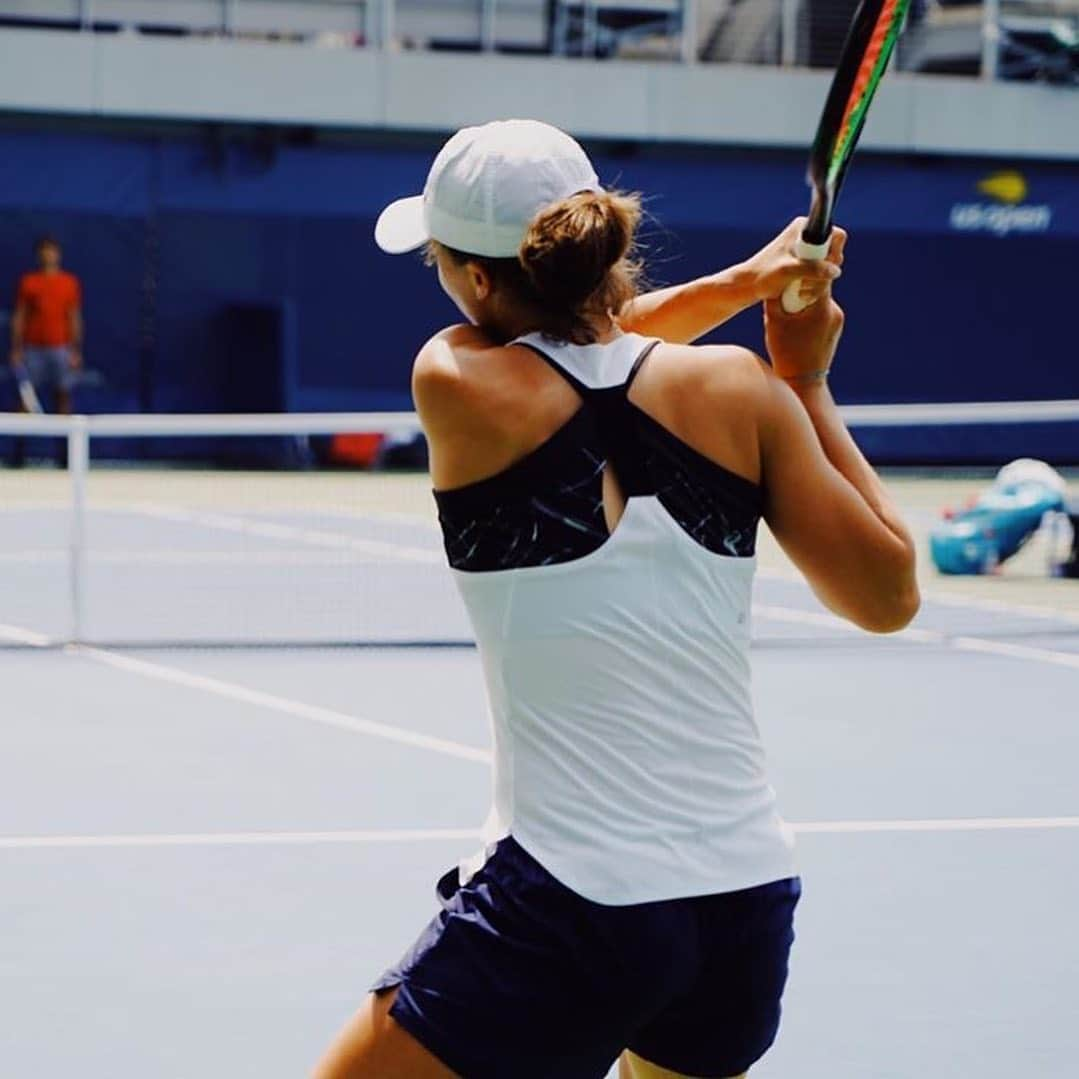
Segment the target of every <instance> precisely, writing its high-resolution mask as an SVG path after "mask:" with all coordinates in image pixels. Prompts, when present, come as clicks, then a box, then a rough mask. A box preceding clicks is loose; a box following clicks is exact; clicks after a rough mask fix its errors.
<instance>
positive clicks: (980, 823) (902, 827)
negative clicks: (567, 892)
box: [0, 817, 1079, 850]
mask: <svg viewBox="0 0 1079 1079" xmlns="http://www.w3.org/2000/svg"><path fill="white" fill-rule="evenodd" d="M791 829H792V830H793V831H794V832H795V833H797V834H798V835H872V834H883V833H889V832H891V833H926V832H951V833H962V832H1034V831H1062V830H1079V817H959V818H954V819H948V818H944V819H940V820H864V821H861V820H850V821H842V820H841V821H806V822H803V823H802V824H792V825H791ZM481 836H482V833H481V832H480V831H479V830H478V829H474V828H428V829H420V828H415V829H410V828H388V829H383V830H368V831H332V832H206V833H180V834H168V833H166V834H154V833H150V834H143V835H139V834H135V835H39V836H35V835H29V836H0V850H49V849H61V850H65V849H66V850H71V849H79V848H94V847H99V848H100V847H272V846H323V845H329V844H363V843H426V842H457V841H465V840H468V841H478V840H479V839H480V838H481Z"/></svg>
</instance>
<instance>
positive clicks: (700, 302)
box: [618, 217, 842, 344]
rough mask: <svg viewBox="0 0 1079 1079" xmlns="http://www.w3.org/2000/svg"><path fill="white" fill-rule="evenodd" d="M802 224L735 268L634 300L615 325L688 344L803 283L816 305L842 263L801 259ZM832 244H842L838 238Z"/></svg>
mask: <svg viewBox="0 0 1079 1079" xmlns="http://www.w3.org/2000/svg"><path fill="white" fill-rule="evenodd" d="M805 223H806V219H805V218H804V217H802V218H798V219H797V220H795V221H792V222H791V224H790V225H788V226H787V228H785V229H784V230H783V231H782V232H781V233H780V234H779V235H778V236H777V237H776V238H775V239H774V240H772V242H771V243H769V244H768V245H767V246H765V247H763V248H761V250H760V251H758V252H757V253H756V254H755V255H753V256H752V257H751V258H748V259H746V261H745V262H740V263H738V265H736V266H731V267H729V268H727V269H725V270H720V271H719V273H715V274H710V275H708V276H707V277H699V278H697V279H696V280H694V281H689V282H687V283H686V284H683V285H674V286H672V287H671V288H664V289H659V290H657V291H655V292H648V293H645V294H644V295H641V296H638V297H637V298H636V299H634V300H631V301H630V303H629V304H627V305H626V307H625V308H624V309H623V310H622V311H621V312H620V314H619V317H618V322H619V325H620V326H621V327H622V329H623V330H625V331H626V332H627V333H639V334H642V335H643V336H645V337H659V338H661V339H662V340H664V341H669V342H670V343H671V344H690V343H692V342H693V341H696V340H698V339H699V338H701V337H703V336H704V335H705V334H707V333H710V332H711V331H712V330H714V329H715V328H716V327H717V326H721V325H723V323H724V322H727V321H729V320H730V319H732V318H734V316H735V315H737V314H740V313H741V312H742V311H744V310H746V308H748V307H753V306H755V305H756V304H758V303H763V302H764V301H766V300H774V299H777V298H778V297H780V296H782V295H783V292H784V290H785V289H786V288H787V286H788V285H789V284H790V283H791V282H792V281H798V280H801V281H802V282H803V286H802V295H803V296H804V297H805V298H806V299H811V300H814V301H815V300H817V299H819V298H820V297H821V296H822V295H824V293H825V291H826V290H827V289H828V287H829V286H830V285H831V284H832V283H833V282H834V281H836V280H837V279H838V278H839V276H840V274H841V273H842V270H841V269H840V264H841V262H842V257H841V256H840V258H839V259H838V260H832V261H822V262H807V261H805V260H804V259H800V258H799V257H798V256H797V255H796V254H795V251H794V248H795V245H796V244H797V242H798V240H799V239H800V238H801V235H802V231H803V229H804V228H805ZM836 233H837V234H839V233H842V229H836ZM836 242H837V243H840V241H839V240H838V237H837V241H836Z"/></svg>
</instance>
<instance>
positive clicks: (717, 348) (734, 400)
mask: <svg viewBox="0 0 1079 1079" xmlns="http://www.w3.org/2000/svg"><path fill="white" fill-rule="evenodd" d="M771 377H772V376H771V374H770V372H769V370H768V368H767V365H766V364H764V363H763V361H762V360H761V359H760V358H759V357H758V356H756V355H755V354H754V353H753V352H751V351H749V350H748V349H745V348H740V347H738V346H735V345H707V346H693V345H666V344H664V345H660V346H659V347H658V348H657V349H656V350H655V352H654V353H653V354H652V357H651V358H650V360H649V362H648V363H647V364H646V365H645V367H644V369H643V370H642V371H641V374H640V376H639V378H638V383H635V385H634V390H633V393H632V396H633V398H635V399H636V400H637V401H638V403H640V404H641V405H642V406H643V407H644V408H645V410H646V411H647V412H649V413H650V414H651V415H652V416H653V417H654V418H655V419H657V420H658V421H659V422H660V423H661V424H663V425H664V426H665V427H667V428H668V429H669V430H671V431H673V432H674V433H675V434H677V435H678V436H679V437H680V438H681V439H682V440H683V441H685V442H686V443H688V444H689V445H690V446H692V447H693V448H694V449H696V450H697V451H698V452H700V453H702V454H704V455H705V456H707V457H710V458H711V459H713V460H715V461H717V462H719V463H720V464H723V465H724V466H725V467H727V468H730V469H731V470H732V471H735V472H738V473H739V474H741V475H744V476H746V477H747V478H750V479H756V477H757V474H758V473H759V453H758V447H759V441H758V432H759V425H760V419H761V416H762V414H763V410H764V408H765V407H766V401H767V394H768V380H769V379H770V378H771Z"/></svg>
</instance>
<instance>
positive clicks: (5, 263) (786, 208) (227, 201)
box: [0, 130, 1079, 463]
mask: <svg viewBox="0 0 1079 1079" xmlns="http://www.w3.org/2000/svg"><path fill="white" fill-rule="evenodd" d="M430 155H431V149H430V148H428V147H406V148H401V147H399V146H398V147H395V146H393V145H391V144H387V145H384V146H371V145H348V144H344V145H310V146H290V145H280V144H275V143H274V142H273V141H272V140H270V139H269V138H265V137H259V136H258V135H257V134H256V135H248V136H243V137H241V136H237V137H235V138H225V137H214V138H209V137H207V138H196V137H191V136H190V135H183V136H181V135H168V134H155V135H154V136H152V137H151V136H141V135H122V134H121V135H116V134H91V135H88V134H74V133H70V132H65V131H52V132H38V131H20V130H10V131H0V213H2V215H3V218H2V219H3V226H2V228H0V282H2V283H3V286H4V288H5V290H8V289H10V290H13V289H14V286H15V282H16V279H17V277H18V275H19V273H20V272H21V271H23V270H24V269H26V268H27V266H28V263H29V261H30V252H31V246H32V242H33V239H34V237H35V236H37V235H38V234H40V233H42V232H50V233H55V234H56V235H57V236H58V237H59V238H60V239H61V241H62V242H63V244H64V248H65V253H66V262H67V264H68V266H69V267H70V268H71V269H73V270H74V271H75V272H76V273H78V274H79V276H80V277H81V278H82V280H83V283H84V291H85V313H86V326H87V349H86V351H87V358H88V362H89V363H90V365H91V366H93V367H95V368H97V369H99V370H101V371H102V372H103V374H104V375H105V378H106V385H105V386H104V387H103V388H100V389H97V390H94V391H92V392H89V391H88V392H87V393H86V395H85V398H84V400H83V402H82V403H81V407H83V408H85V409H86V410H89V411H122V412H125V411H135V410H153V411H160V412H181V411H190V412H210V411H244V410H262V409H276V408H282V409H289V410H352V409H359V410H366V409H405V408H409V407H411V402H410V399H409V392H408V374H409V363H410V359H411V357H412V355H413V354H414V353H415V351H416V348H417V346H418V345H419V344H420V343H421V342H422V341H423V340H424V339H425V338H426V337H427V336H428V335H429V334H430V333H431V332H433V331H434V330H436V329H438V328H439V327H440V326H442V325H444V324H446V323H448V322H451V321H454V320H455V319H456V317H457V316H456V312H455V310H454V309H453V308H452V307H451V305H450V303H449V302H448V301H447V300H446V299H445V298H444V297H443V296H442V295H441V293H440V291H439V289H438V287H437V284H436V283H435V281H434V278H433V276H432V275H431V273H430V272H429V271H428V270H426V269H425V268H424V267H423V265H422V264H421V261H420V259H419V258H416V257H406V258H397V259H393V258H388V257H386V256H383V255H381V254H380V253H379V252H378V251H377V249H376V248H375V246H374V243H373V241H372V238H371V235H372V226H373V223H374V219H375V216H376V214H377V213H378V211H379V209H380V208H381V206H382V205H384V203H385V202H387V201H388V200H390V199H392V198H394V197H396V196H398V195H400V194H402V193H409V192H413V191H415V190H418V188H419V186H420V185H421V184H422V180H423V176H424V173H425V170H426V167H427V164H428V162H429V160H430ZM596 158H597V165H598V168H599V171H600V173H601V175H602V177H603V179H604V180H605V181H606V182H607V183H608V184H611V185H617V186H619V187H622V188H624V189H633V190H639V191H642V192H644V193H645V194H646V195H647V196H648V202H647V206H648V210H649V213H650V217H651V221H650V224H649V226H648V236H647V249H648V255H649V272H650V276H651V278H652V280H653V281H655V282H657V283H667V282H672V281H675V280H678V279H681V278H687V277H691V276H695V275H698V274H702V273H706V272H709V271H711V270H713V269H716V268H718V267H720V266H723V265H725V264H727V263H730V262H733V261H737V260H738V259H740V258H743V257H745V256H746V255H747V254H748V253H750V252H751V251H753V250H755V249H756V248H757V247H758V246H759V245H760V244H761V243H763V242H764V241H765V240H767V239H768V238H769V237H770V236H771V235H772V234H773V233H774V232H775V231H776V230H777V229H778V228H779V227H780V226H781V225H782V224H784V222H785V221H786V220H788V219H789V218H790V217H792V216H793V215H795V214H796V213H798V212H800V211H801V209H802V208H803V206H804V203H805V188H804V184H803V178H802V172H803V165H802V160H803V159H802V155H800V154H784V153H767V154H765V153H759V152H746V153H738V152H734V151H730V152H725V153H705V152H702V151H699V150H688V149H687V150H684V151H679V150H677V149H674V148H671V149H668V150H666V151H664V153H663V154H662V155H659V154H655V153H652V154H642V153H637V152H635V151H634V150H633V148H632V147H627V148H625V149H624V152H622V153H615V152H612V151H610V150H604V149H599V150H597V152H596ZM1012 164H1013V163H1011V162H989V161H973V160H970V159H955V160H951V159H941V158H932V159H930V158H917V159H913V158H904V159H895V158H885V157H871V156H868V155H867V156H865V157H864V158H863V159H862V160H860V161H859V162H858V163H857V164H856V166H855V171H854V174H853V175H852V179H851V183H850V185H849V188H848V191H847V193H846V195H845V197H844V203H843V207H842V215H841V216H842V220H843V223H844V224H845V225H846V226H847V227H848V228H849V229H850V230H851V232H852V241H851V246H850V251H849V261H848V269H847V274H846V276H845V277H844V280H843V282H842V284H841V287H840V290H839V292H840V298H841V300H842V302H843V303H844V306H845V307H846V308H847V310H848V329H847V334H846V338H845V342H844V345H843V348H842V352H841V356H840V362H839V365H838V368H837V375H836V379H835V386H836V395H837V397H838V398H839V399H840V400H841V401H844V402H849V403H855V402H885V403H893V402H895V403H899V402H919V401H950V400H955V401H964V400H987V401H991V400H1006V399H1017V398H1018V399H1026V400H1030V399H1041V398H1068V397H1079V364H1077V362H1076V360H1077V357H1076V352H1077V348H1079V346H1077V342H1076V336H1075V333H1074V330H1073V326H1074V319H1073V312H1074V308H1075V305H1076V303H1077V302H1079V300H1077V291H1076V281H1077V279H1079V278H1077V272H1076V264H1077V257H1076V256H1077V255H1079V166H1076V165H1061V164H1048V163H1042V164H1025V165H1023V166H1022V167H1021V169H1020V171H1021V174H1022V178H1023V183H1022V185H1018V184H1017V183H1016V182H1015V181H1014V179H1013V181H1012V184H1011V190H1008V189H1007V187H1008V185H1004V186H1003V187H1000V188H997V187H995V186H994V185H990V188H991V190H990V191H989V192H988V193H987V191H986V190H985V180H986V179H987V177H990V176H991V175H993V174H994V173H996V172H999V171H1000V170H1003V169H1008V168H1010V167H1011V166H1012ZM5 307H10V302H8V299H7V297H0V309H3V308H5ZM721 336H722V338H723V339H726V340H735V341H737V342H739V343H742V344H745V345H747V346H749V347H751V348H755V349H758V350H759V349H760V348H761V343H762V333H761V328H760V321H759V315H758V314H756V313H750V314H746V315H743V316H742V317H741V318H739V319H737V320H736V321H735V322H734V323H732V324H730V325H729V326H727V327H726V328H724V330H723V331H722V334H721ZM1075 431H1076V428H1075V427H1074V426H1073V427H1071V428H1065V427H1062V426H1055V427H1054V426H1047V427H1044V428H1041V429H1039V430H1038V431H1037V432H1036V433H1035V432H1029V431H1027V432H1024V433H1023V434H1022V436H1021V437H1020V436H1019V435H1018V433H1012V432H1009V431H1007V430H1004V429H997V430H994V431H988V430H985V429H981V428H950V429H944V428H941V429H937V430H934V431H925V430H919V431H913V432H911V431H903V430H892V429H888V430H879V431H867V432H864V433H863V434H862V436H861V438H862V441H863V443H864V444H865V445H866V446H867V448H868V449H869V450H870V451H871V452H872V453H873V454H874V455H875V456H876V457H877V458H878V459H880V460H887V461H892V462H911V463H913V462H943V461H954V462H971V463H979V462H980V463H995V462H998V461H1000V460H1002V459H1005V458H1007V457H1011V456H1016V455H1019V454H1031V453H1036V454H1039V455H1043V456H1046V457H1049V458H1051V459H1053V460H1055V461H1058V462H1076V461H1079V445H1077V444H1076V435H1075Z"/></svg>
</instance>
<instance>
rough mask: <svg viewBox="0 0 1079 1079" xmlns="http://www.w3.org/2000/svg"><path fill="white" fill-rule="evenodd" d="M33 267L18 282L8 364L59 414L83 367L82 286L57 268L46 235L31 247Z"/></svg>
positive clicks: (54, 246) (55, 251)
mask: <svg viewBox="0 0 1079 1079" xmlns="http://www.w3.org/2000/svg"><path fill="white" fill-rule="evenodd" d="M34 251H35V254H36V255H37V264H38V269H37V270H36V271H33V272H31V273H27V274H23V276H22V278H21V280H20V281H19V291H18V296H17V298H16V301H15V314H14V316H13V318H12V320H11V366H12V367H13V368H14V369H15V370H16V371H17V372H18V370H19V368H20V367H21V368H23V369H24V370H25V372H26V376H27V377H28V378H29V380H30V382H31V383H32V384H33V386H34V389H35V390H37V391H38V392H39V393H41V392H42V391H48V392H51V393H52V394H53V397H54V400H55V407H56V411H57V412H58V413H61V414H63V415H68V414H70V412H71V390H72V386H73V384H74V381H75V375H76V372H78V371H79V369H80V368H81V367H82V287H81V286H80V284H79V279H78V278H77V277H76V276H75V275H74V274H72V273H68V272H67V271H66V270H63V269H61V268H60V263H61V259H62V256H63V252H62V251H61V249H60V244H59V243H58V242H57V241H56V240H55V239H53V237H51V236H43V237H42V238H41V239H40V240H38V242H37V244H36V245H35V247H34Z"/></svg>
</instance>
